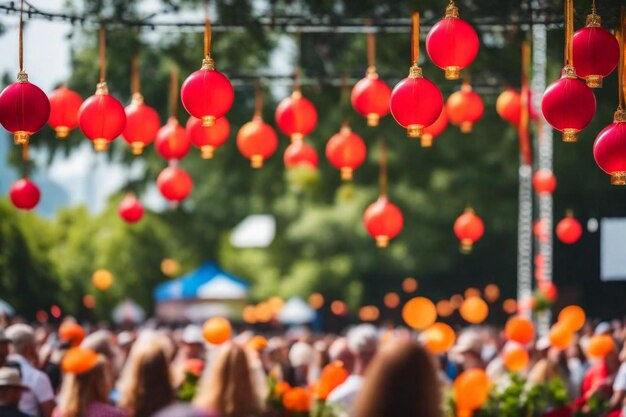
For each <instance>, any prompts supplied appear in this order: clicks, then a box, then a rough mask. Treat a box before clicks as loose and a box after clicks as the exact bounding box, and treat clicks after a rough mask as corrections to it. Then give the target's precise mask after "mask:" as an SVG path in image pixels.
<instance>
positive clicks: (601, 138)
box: [593, 109, 626, 185]
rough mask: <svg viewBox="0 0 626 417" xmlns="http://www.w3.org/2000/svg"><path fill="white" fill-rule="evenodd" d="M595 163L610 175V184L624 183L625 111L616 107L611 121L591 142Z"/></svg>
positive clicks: (625, 182)
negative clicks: (592, 142)
mask: <svg viewBox="0 0 626 417" xmlns="http://www.w3.org/2000/svg"><path fill="white" fill-rule="evenodd" d="M593 157H594V159H595V160H596V164H598V166H599V167H600V168H601V169H602V170H603V171H604V172H606V173H607V174H609V175H610V176H611V184H613V185H626V112H624V111H623V110H622V109H618V110H617V111H616V112H615V117H614V118H613V123H611V124H610V125H608V126H607V127H605V128H604V129H603V130H602V131H601V132H600V133H599V134H598V137H597V138H596V141H595V142H594V144H593Z"/></svg>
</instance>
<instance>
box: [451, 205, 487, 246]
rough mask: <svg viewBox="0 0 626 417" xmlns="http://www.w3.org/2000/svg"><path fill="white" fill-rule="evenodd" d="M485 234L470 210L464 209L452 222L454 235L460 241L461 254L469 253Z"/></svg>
mask: <svg viewBox="0 0 626 417" xmlns="http://www.w3.org/2000/svg"><path fill="white" fill-rule="evenodd" d="M484 232H485V225H484V224H483V221H482V219H481V218H480V217H478V216H477V215H476V213H474V210H473V209H471V208H466V209H465V212H464V213H463V214H461V215H460V216H459V217H458V218H457V219H456V221H455V222H454V234H455V235H456V237H457V238H458V239H459V240H460V241H461V252H463V253H469V252H471V251H472V246H473V245H474V243H476V242H477V241H478V240H479V239H480V238H481V237H482V236H483V233H484Z"/></svg>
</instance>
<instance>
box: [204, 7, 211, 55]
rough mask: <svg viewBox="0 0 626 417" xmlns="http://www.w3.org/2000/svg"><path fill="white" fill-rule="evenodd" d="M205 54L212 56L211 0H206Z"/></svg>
mask: <svg viewBox="0 0 626 417" xmlns="http://www.w3.org/2000/svg"><path fill="white" fill-rule="evenodd" d="M204 56H205V58H210V57H211V19H210V18H209V0H205V1H204Z"/></svg>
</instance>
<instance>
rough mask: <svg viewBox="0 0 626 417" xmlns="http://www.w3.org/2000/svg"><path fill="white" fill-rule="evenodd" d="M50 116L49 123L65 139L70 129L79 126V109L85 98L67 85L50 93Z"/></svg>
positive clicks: (60, 137)
mask: <svg viewBox="0 0 626 417" xmlns="http://www.w3.org/2000/svg"><path fill="white" fill-rule="evenodd" d="M48 100H49V101H50V118H49V119H48V124H49V125H50V127H51V128H53V129H54V131H55V132H56V137H57V138H59V139H64V138H66V137H67V135H68V134H69V133H70V130H72V129H75V128H76V127H78V109H79V108H80V105H81V104H83V99H82V97H81V96H80V95H78V93H76V92H75V91H72V90H70V89H69V88H67V87H66V86H65V85H62V86H61V87H59V88H57V89H56V90H54V91H53V92H51V93H50V94H48Z"/></svg>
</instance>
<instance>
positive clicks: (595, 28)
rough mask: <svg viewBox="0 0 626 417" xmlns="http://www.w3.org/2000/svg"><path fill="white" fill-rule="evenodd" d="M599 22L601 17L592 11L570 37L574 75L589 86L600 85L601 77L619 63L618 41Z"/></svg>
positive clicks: (597, 86) (606, 74)
mask: <svg viewBox="0 0 626 417" xmlns="http://www.w3.org/2000/svg"><path fill="white" fill-rule="evenodd" d="M601 24H602V19H601V18H600V16H598V15H597V14H595V11H593V12H592V13H591V14H590V15H588V16H587V25H586V26H585V27H584V28H582V29H580V30H578V31H576V33H574V36H573V38H572V44H573V45H572V48H573V54H574V63H575V64H576V75H578V76H579V77H582V78H584V79H585V80H586V81H587V86H588V87H590V88H599V87H602V79H603V78H605V77H606V76H608V75H609V74H610V73H612V72H613V70H614V69H615V67H617V64H618V63H619V43H618V42H617V39H615V36H613V35H612V34H611V32H609V31H608V30H606V29H603V28H602V26H601Z"/></svg>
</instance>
